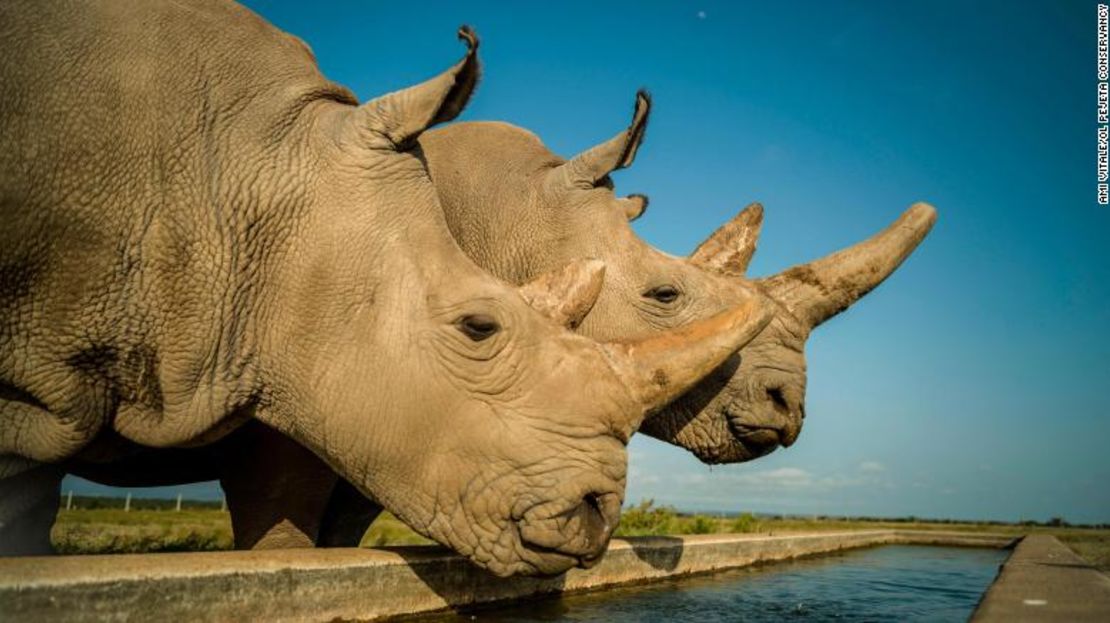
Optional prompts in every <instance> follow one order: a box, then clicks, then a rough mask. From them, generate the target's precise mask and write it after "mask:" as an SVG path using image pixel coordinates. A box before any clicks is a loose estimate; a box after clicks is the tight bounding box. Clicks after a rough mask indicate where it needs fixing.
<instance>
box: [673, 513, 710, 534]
mask: <svg viewBox="0 0 1110 623" xmlns="http://www.w3.org/2000/svg"><path fill="white" fill-rule="evenodd" d="M716 531H717V522H716V521H715V520H713V519H712V518H710V517H706V516H705V515H694V516H693V517H692V518H690V520H689V521H686V522H683V525H682V528H681V530H680V531H679V533H680V534H713V533H714V532H716Z"/></svg>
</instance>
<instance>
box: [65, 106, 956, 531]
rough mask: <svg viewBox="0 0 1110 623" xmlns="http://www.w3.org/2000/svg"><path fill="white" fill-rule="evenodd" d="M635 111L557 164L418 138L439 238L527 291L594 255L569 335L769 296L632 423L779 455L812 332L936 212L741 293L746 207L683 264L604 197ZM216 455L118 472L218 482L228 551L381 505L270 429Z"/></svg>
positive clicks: (633, 200) (653, 323) (632, 208)
mask: <svg viewBox="0 0 1110 623" xmlns="http://www.w3.org/2000/svg"><path fill="white" fill-rule="evenodd" d="M648 112H649V100H648V99H647V97H646V96H645V95H643V94H640V95H638V97H637V106H636V109H635V112H634V115H633V121H632V124H631V125H630V127H629V128H628V129H627V130H625V131H624V132H622V133H620V134H618V135H617V136H616V137H614V138H613V139H611V140H610V141H608V142H606V143H604V144H602V145H599V146H598V147H596V148H594V149H591V150H588V151H587V152H585V153H583V154H581V155H579V156H577V157H575V158H572V159H571V160H570V161H564V160H563V159H562V158H559V157H558V156H556V155H554V154H552V153H551V152H550V151H549V150H548V149H547V148H546V147H544V145H543V144H542V143H541V142H540V140H539V139H538V138H537V137H535V136H534V135H533V134H531V133H529V132H527V131H526V130H523V129H521V128H517V127H514V126H511V125H507V124H503V123H459V124H455V125H451V126H447V127H444V128H441V129H436V130H432V131H429V132H427V133H425V134H423V135H422V136H421V138H420V143H421V145H422V147H423V149H424V154H425V156H426V157H427V160H428V166H429V169H430V171H431V173H432V179H433V182H434V183H435V185H436V189H437V191H438V193H439V196H440V199H441V202H442V207H443V209H444V211H445V214H446V217H447V222H448V224H449V225H450V227H451V231H452V233H453V234H454V236H455V237H456V239H457V240H458V241H459V243H460V244H461V245H462V247H463V249H464V250H465V251H466V252H467V253H468V254H469V255H470V256H471V257H472V258H474V259H475V260H476V261H477V262H478V263H479V265H481V266H483V267H484V268H487V269H488V270H490V271H491V272H493V273H494V274H496V275H499V276H501V277H503V278H505V279H506V280H508V281H510V282H516V283H524V282H527V281H528V280H530V279H532V278H534V277H535V276H536V275H538V274H541V273H544V272H545V271H548V270H550V269H551V268H552V267H557V266H559V265H561V264H563V263H565V262H567V261H569V260H571V259H573V258H577V257H598V258H603V259H604V261H605V262H606V265H607V267H608V268H607V273H606V280H605V283H604V285H603V287H602V290H601V293H600V295H599V297H598V300H597V302H596V303H595V305H594V307H593V309H592V310H591V311H590V313H589V315H588V316H586V317H585V319H584V320H582V322H581V326H580V327H579V328H580V331H581V332H583V333H585V334H588V335H591V336H594V337H598V338H607V339H617V338H624V339H632V338H637V337H643V336H647V335H652V334H656V333H659V332H665V331H668V330H673V328H674V327H681V326H684V325H689V324H691V323H694V324H696V323H697V322H698V321H699V320H700V319H702V318H707V317H712V316H713V315H714V314H716V313H718V312H720V311H721V310H723V309H727V308H729V307H730V306H731V305H734V304H736V303H737V302H738V301H742V300H744V299H745V297H746V294H745V292H746V290H747V289H748V288H751V287H756V288H760V289H762V290H763V291H764V292H765V293H766V294H767V295H769V296H770V297H771V301H772V302H771V305H772V306H773V308H774V310H775V315H774V318H773V319H772V321H771V323H770V324H769V325H768V326H767V327H766V328H764V329H763V331H762V332H760V333H759V335H758V336H756V338H755V339H754V340H752V341H751V342H750V343H749V344H748V345H747V346H745V347H744V348H743V349H742V350H741V351H740V352H739V353H738V354H737V355H735V356H733V357H731V358H730V359H729V360H728V361H727V362H726V363H725V364H724V365H722V366H721V367H719V368H718V369H716V370H715V371H714V372H713V373H712V374H711V375H710V376H709V377H708V378H706V379H705V380H704V381H703V382H701V383H700V384H698V385H697V386H696V387H694V388H693V389H691V390H690V391H689V392H687V393H686V394H684V395H682V396H681V397H679V398H678V399H677V400H675V401H673V402H671V403H670V404H669V405H667V406H665V407H663V408H662V409H661V410H659V411H658V412H657V413H655V414H653V415H652V416H651V417H649V418H648V419H647V420H646V421H645V422H644V423H643V425H642V426H641V429H640V430H642V431H644V432H647V433H648V434H650V435H652V436H654V437H657V438H659V439H662V440H665V441H668V442H670V443H673V444H675V445H678V446H681V447H683V448H686V449H688V450H690V451H691V452H693V453H694V454H695V455H696V456H698V457H699V458H700V459H702V460H703V461H705V462H708V463H722V462H741V461H747V460H751V459H754V458H758V457H760V456H763V455H766V454H767V453H769V452H771V451H773V450H774V449H775V448H777V447H778V446H779V445H790V444H791V443H793V441H794V440H795V439H796V438H797V435H798V433H799V431H800V430H801V426H802V420H803V418H804V414H805V410H804V409H805V406H804V403H805V383H806V368H805V357H804V347H805V341H806V339H807V337H808V336H809V333H810V331H811V330H812V329H813V328H814V327H815V326H817V325H818V324H820V323H821V322H823V321H824V320H825V319H827V318H829V317H831V316H832V315H835V314H836V313H839V312H840V311H842V310H844V309H845V308H847V307H848V306H849V305H850V304H851V303H852V302H854V301H855V300H857V299H858V298H859V297H860V296H862V295H864V294H866V293H867V292H868V291H870V290H871V289H872V288H874V287H875V286H876V285H878V284H879V283H880V282H881V281H882V280H883V279H884V278H885V277H886V276H888V275H889V274H890V273H891V272H892V271H893V270H894V269H895V268H897V266H898V265H899V264H900V263H901V262H902V260H904V259H905V258H906V257H907V256H908V255H909V254H910V253H911V252H912V251H913V250H914V248H916V246H917V244H918V243H919V242H920V241H921V240H922V239H923V238H924V237H925V235H926V234H927V233H928V231H929V229H930V227H931V226H932V224H933V222H934V220H935V211H934V210H933V209H932V208H931V207H929V206H927V205H924V204H918V205H915V206H914V207H912V208H911V209H910V210H908V211H907V212H906V213H905V214H904V215H903V216H902V217H901V218H900V219H899V220H898V221H896V222H895V223H894V224H893V225H892V226H890V227H889V228H888V229H887V230H885V231H884V232H882V233H880V234H878V235H876V236H875V237H874V238H872V239H870V240H868V241H865V242H862V243H860V244H858V245H856V246H854V247H851V248H849V249H845V250H844V251H841V252H838V253H834V254H832V255H830V256H829V257H827V258H824V259H821V260H817V261H815V262H812V263H809V264H805V265H801V266H797V267H794V268H791V269H789V270H787V271H784V272H783V273H780V274H778V275H774V276H772V277H768V278H764V279H759V280H756V282H755V283H754V284H753V283H752V282H750V281H749V280H747V279H745V278H744V277H743V273H744V271H745V269H746V267H747V265H748V262H749V261H750V259H751V257H752V254H753V253H754V251H755V244H756V239H757V237H758V233H759V227H760V224H761V221H762V208H761V207H760V206H758V205H753V206H751V207H749V208H747V209H746V210H744V211H743V212H741V213H740V214H739V215H738V216H737V217H736V218H734V219H733V220H732V221H730V222H729V223H727V224H725V225H724V226H722V227H721V228H720V229H719V230H718V231H717V232H715V233H714V234H713V235H712V236H711V237H710V238H709V239H707V240H706V241H705V242H704V243H703V244H702V245H700V246H699V248H698V249H697V250H696V251H695V252H694V253H693V254H692V255H691V256H690V257H689V258H678V257H673V256H670V255H668V254H665V253H661V252H659V251H658V250H656V249H654V248H653V247H651V246H650V245H648V244H646V243H645V242H644V241H643V240H641V239H640V238H639V237H638V236H636V235H635V234H634V233H633V231H632V229H631V227H630V226H629V221H630V220H631V219H634V218H636V217H638V216H640V214H641V213H642V212H643V210H644V208H645V205H646V199H645V198H643V197H639V196H630V197H624V198H621V197H617V196H616V195H615V194H614V193H613V190H612V184H611V181H610V180H609V179H608V177H607V175H608V174H609V173H610V172H612V171H614V170H616V169H618V168H622V167H625V166H628V165H630V164H631V163H632V161H633V159H634V156H635V153H636V150H637V149H638V148H639V145H640V141H641V140H642V138H643V136H644V130H645V127H646V122H647V117H648ZM225 446H229V447H228V448H225V449H223V450H222V451H221V453H220V454H219V455H218V456H216V457H213V458H208V459H197V458H193V459H192V460H187V459H183V460H180V461H177V462H176V463H175V464H178V465H180V464H190V465H194V466H202V465H210V466H223V467H222V468H213V469H211V470H210V471H197V472H194V473H193V474H191V475H188V476H183V475H182V474H180V473H166V471H165V470H164V469H163V468H161V467H160V466H159V465H158V464H157V463H155V464H146V463H144V464H141V465H139V466H135V467H132V468H128V469H127V470H126V471H127V472H128V473H144V474H159V473H161V474H165V478H164V479H163V480H159V481H157V482H153V481H147V482H146V483H145V484H148V485H154V484H172V483H174V482H179V481H182V480H190V481H199V480H211V479H216V478H219V479H220V480H221V482H222V484H223V487H224V490H225V491H226V492H227V494H228V503H229V507H230V509H231V513H232V521H233V524H234V528H235V539H236V545H237V546H238V547H244V548H248V547H254V548H272V547H294V546H302V547H303V546H310V545H313V544H316V545H328V546H340V545H356V544H357V543H358V541H359V539H360V538H361V536H362V534H363V533H364V532H365V529H366V527H367V526H368V525H369V524H370V522H371V521H372V520H373V518H374V517H375V516H376V515H377V513H378V512H379V511H380V506H378V505H377V504H375V503H374V502H372V501H370V500H367V499H366V498H365V497H364V496H362V495H360V494H359V493H358V492H357V491H355V490H354V489H353V488H351V487H350V486H349V485H347V484H346V483H344V482H342V481H340V482H339V483H338V485H333V483H334V482H335V479H334V476H333V475H332V474H331V473H330V472H329V471H328V470H327V469H326V467H324V466H322V465H320V464H319V462H318V461H316V460H315V459H314V458H313V457H312V456H311V455H308V454H307V453H305V452H304V451H303V450H300V449H299V448H298V447H297V446H296V444H292V443H290V442H289V441H288V440H287V439H283V438H282V437H281V436H280V435H277V434H275V433H273V432H272V431H268V430H265V429H263V428H260V427H254V428H253V429H252V428H249V427H245V428H244V430H243V431H240V432H239V433H237V435H236V436H234V437H232V438H229V440H228V441H227V443H226V444H225ZM252 455H257V456H259V457H275V456H280V457H281V459H280V460H279V461H268V462H267V463H266V467H265V468H264V469H253V470H252V469H250V466H249V465H247V466H244V465H243V459H242V457H249V456H252ZM275 465H280V466H282V467H281V468H280V469H277V468H275V467H274V466H275ZM81 473H82V474H83V475H85V476H87V477H90V478H92V479H94V480H98V481H101V482H106V483H108V484H144V483H135V482H131V481H126V480H120V479H119V478H114V477H113V476H112V475H111V474H105V473H103V471H96V470H93V471H90V470H88V469H87V468H86V470H85V471H83V472H81ZM260 491H262V492H265V493H264V494H260V493H259V492H260Z"/></svg>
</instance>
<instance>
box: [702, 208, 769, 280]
mask: <svg viewBox="0 0 1110 623" xmlns="http://www.w3.org/2000/svg"><path fill="white" fill-rule="evenodd" d="M762 227H763V206H761V205H760V204H758V203H753V204H751V205H749V206H748V207H746V208H744V209H743V210H742V211H741V212H740V213H739V214H737V215H736V216H734V217H733V218H732V220H731V221H729V222H727V223H725V224H724V225H721V226H720V227H719V228H718V229H717V231H715V232H713V235H711V236H709V238H706V240H705V242H703V243H701V244H700V245H698V248H697V249H694V252H693V253H692V254H691V255H690V263H692V264H694V265H695V266H698V267H699V268H703V269H705V270H709V271H712V272H715V273H720V274H723V275H736V276H738V277H743V276H744V273H745V272H747V270H748V264H749V263H750V262H751V261H752V255H754V254H755V246H756V243H758V242H759V231H760V229H761V228H762Z"/></svg>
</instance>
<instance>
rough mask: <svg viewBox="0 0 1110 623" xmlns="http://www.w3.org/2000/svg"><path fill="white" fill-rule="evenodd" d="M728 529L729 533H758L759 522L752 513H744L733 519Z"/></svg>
mask: <svg viewBox="0 0 1110 623" xmlns="http://www.w3.org/2000/svg"><path fill="white" fill-rule="evenodd" d="M728 528H729V532H743V533H747V532H758V531H759V520H758V519H756V518H755V515H752V514H751V513H743V514H741V515H738V516H737V517H736V518H735V519H733V520H732V523H731V524H729V527H728Z"/></svg>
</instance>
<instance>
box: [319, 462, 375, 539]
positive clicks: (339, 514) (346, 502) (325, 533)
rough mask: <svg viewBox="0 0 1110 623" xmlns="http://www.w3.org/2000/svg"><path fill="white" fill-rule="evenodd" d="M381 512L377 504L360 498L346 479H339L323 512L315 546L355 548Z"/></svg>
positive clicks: (359, 493) (357, 491)
mask: <svg viewBox="0 0 1110 623" xmlns="http://www.w3.org/2000/svg"><path fill="white" fill-rule="evenodd" d="M381 512H382V507H381V505H380V504H378V503H377V502H375V501H373V500H371V499H370V498H368V497H366V496H365V495H363V494H362V493H361V492H360V491H359V490H358V489H356V488H355V486H354V485H352V484H351V483H349V482H347V480H346V479H345V478H340V479H339V482H337V483H336V484H335V489H334V490H333V491H332V494H331V499H330V500H329V501H328V507H327V509H326V510H325V511H324V519H323V522H322V523H321V525H320V533H319V535H318V536H317V537H316V545H317V546H319V547H358V546H359V544H360V543H361V542H362V537H363V535H365V534H366V531H367V530H369V529H370V524H372V523H374V520H375V519H377V518H378V515H380V514H381Z"/></svg>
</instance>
